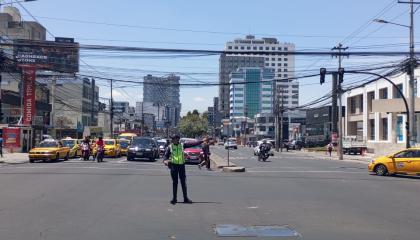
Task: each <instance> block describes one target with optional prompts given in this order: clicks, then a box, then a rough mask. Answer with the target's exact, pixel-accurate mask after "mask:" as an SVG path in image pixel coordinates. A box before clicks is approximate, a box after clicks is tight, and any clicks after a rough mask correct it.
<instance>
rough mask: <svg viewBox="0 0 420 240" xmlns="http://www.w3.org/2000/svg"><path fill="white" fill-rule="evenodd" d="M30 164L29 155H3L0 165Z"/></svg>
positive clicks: (0, 158)
mask: <svg viewBox="0 0 420 240" xmlns="http://www.w3.org/2000/svg"><path fill="white" fill-rule="evenodd" d="M28 162H29V158H28V153H3V157H0V163H6V164H22V163H28Z"/></svg>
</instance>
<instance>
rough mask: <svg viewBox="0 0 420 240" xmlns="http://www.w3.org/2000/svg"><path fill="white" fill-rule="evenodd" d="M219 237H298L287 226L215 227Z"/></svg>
mask: <svg viewBox="0 0 420 240" xmlns="http://www.w3.org/2000/svg"><path fill="white" fill-rule="evenodd" d="M216 234H217V235H218V236H219V237H300V236H301V235H300V234H299V233H298V232H297V231H296V230H294V229H292V228H290V227H288V226H275V225H274V226H241V225H234V224H222V225H216Z"/></svg>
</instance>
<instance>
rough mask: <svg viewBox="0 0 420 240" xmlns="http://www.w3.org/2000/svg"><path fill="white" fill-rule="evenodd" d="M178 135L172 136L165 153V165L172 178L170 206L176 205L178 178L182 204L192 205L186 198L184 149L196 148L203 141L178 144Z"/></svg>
mask: <svg viewBox="0 0 420 240" xmlns="http://www.w3.org/2000/svg"><path fill="white" fill-rule="evenodd" d="M179 139H180V137H179V135H174V136H173V137H172V143H171V145H169V146H168V147H167V148H166V152H165V158H164V159H165V161H164V163H165V165H166V166H168V167H169V169H171V177H172V191H173V195H172V200H171V204H176V203H177V193H178V177H179V180H180V181H181V187H182V193H183V195H184V203H192V201H191V199H189V198H188V194H187V183H186V180H187V177H186V175H185V159H184V148H189V147H194V146H198V145H200V144H202V143H203V141H197V142H193V143H184V144H180V143H179Z"/></svg>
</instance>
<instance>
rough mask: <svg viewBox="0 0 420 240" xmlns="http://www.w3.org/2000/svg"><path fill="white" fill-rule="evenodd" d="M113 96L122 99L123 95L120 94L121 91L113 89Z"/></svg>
mask: <svg viewBox="0 0 420 240" xmlns="http://www.w3.org/2000/svg"><path fill="white" fill-rule="evenodd" d="M112 95H113V97H121V96H122V93H120V92H119V91H117V90H115V89H113V90H112Z"/></svg>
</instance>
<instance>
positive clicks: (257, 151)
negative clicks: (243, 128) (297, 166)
mask: <svg viewBox="0 0 420 240" xmlns="http://www.w3.org/2000/svg"><path fill="white" fill-rule="evenodd" d="M261 143H262V142H261V141H258V145H257V146H256V147H254V156H258V155H259V154H260V145H261ZM267 144H268V145H270V151H268V155H270V156H274V147H273V145H272V144H271V143H270V142H267Z"/></svg>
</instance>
